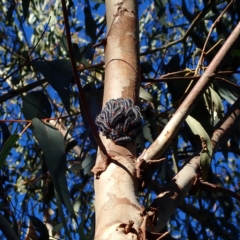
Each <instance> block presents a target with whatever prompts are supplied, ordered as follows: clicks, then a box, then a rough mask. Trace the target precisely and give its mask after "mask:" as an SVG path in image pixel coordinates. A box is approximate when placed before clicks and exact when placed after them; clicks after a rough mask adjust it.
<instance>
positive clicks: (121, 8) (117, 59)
mask: <svg viewBox="0 0 240 240" xmlns="http://www.w3.org/2000/svg"><path fill="white" fill-rule="evenodd" d="M106 8H107V26H108V33H107V39H106V40H107V41H106V46H105V81H104V99H103V107H104V105H105V103H106V102H107V101H109V100H110V99H116V98H131V99H132V100H133V102H134V104H135V105H137V104H138V96H139V87H140V76H139V40H138V10H137V1H136V0H128V1H123V2H120V1H119V0H111V1H110V0H107V1H106ZM101 139H102V141H103V144H104V146H105V147H106V150H107V152H108V153H110V154H111V156H112V159H111V163H110V164H109V166H108V167H107V169H106V171H104V172H103V173H101V175H100V178H99V179H95V194H96V196H95V210H96V232H95V239H102V240H103V239H108V240H109V239H115V240H116V239H121V240H123V239H137V238H138V231H137V229H138V228H139V227H140V225H141V223H142V221H143V218H142V217H141V210H142V208H141V206H140V205H139V203H138V201H137V178H136V173H135V159H134V157H135V149H136V146H135V143H134V142H131V143H128V144H126V145H124V146H120V145H116V144H114V143H113V142H112V141H111V140H109V139H106V138H105V137H103V136H101ZM99 161H101V155H100V154H98V157H97V162H99ZM134 229H135V230H136V231H135V230H134Z"/></svg>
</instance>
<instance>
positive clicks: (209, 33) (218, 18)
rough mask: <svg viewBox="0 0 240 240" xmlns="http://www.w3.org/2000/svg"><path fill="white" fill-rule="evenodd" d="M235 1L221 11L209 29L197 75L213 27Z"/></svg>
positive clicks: (196, 71)
mask: <svg viewBox="0 0 240 240" xmlns="http://www.w3.org/2000/svg"><path fill="white" fill-rule="evenodd" d="M232 3H233V0H231V2H230V3H229V4H228V5H227V6H226V7H225V9H224V10H223V11H222V12H221V14H220V15H219V16H218V18H217V19H216V20H215V22H214V23H213V24H212V26H211V28H210V30H209V33H208V36H207V38H206V41H205V43H204V46H203V49H202V53H201V56H200V59H199V61H198V64H197V67H196V70H195V74H196V75H197V73H198V70H199V68H200V65H201V64H202V61H203V55H204V53H205V50H206V47H207V43H208V40H209V38H210V36H211V34H212V32H213V29H214V28H215V27H216V25H217V23H218V22H219V21H220V19H221V17H222V16H223V14H224V13H225V12H226V11H227V10H228V8H229V7H230V6H231V5H232Z"/></svg>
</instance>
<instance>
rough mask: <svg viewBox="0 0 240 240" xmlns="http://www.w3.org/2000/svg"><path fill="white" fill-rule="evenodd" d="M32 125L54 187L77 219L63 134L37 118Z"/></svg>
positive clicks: (72, 215)
mask: <svg viewBox="0 0 240 240" xmlns="http://www.w3.org/2000/svg"><path fill="white" fill-rule="evenodd" d="M32 126H33V133H34V135H35V137H36V138H37V140H38V142H39V144H40V146H41V148H42V150H43V154H44V157H45V162H46V165H47V167H48V169H49V172H50V175H51V178H52V180H53V184H54V188H55V189H56V191H57V193H58V195H59V198H60V200H61V202H62V204H64V205H65V207H66V208H67V210H68V211H69V213H70V214H71V217H72V218H74V219H75V213H74V211H73V207H72V204H71V201H70V198H69V192H68V187H67V180H66V176H65V170H66V155H65V144H64V139H63V136H62V134H61V133H60V132H59V130H58V129H56V128H54V127H53V126H51V125H49V124H47V123H44V122H42V121H41V120H39V119H37V118H34V119H33V120H32Z"/></svg>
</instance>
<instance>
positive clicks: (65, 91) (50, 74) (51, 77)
mask: <svg viewBox="0 0 240 240" xmlns="http://www.w3.org/2000/svg"><path fill="white" fill-rule="evenodd" d="M32 65H33V66H34V67H35V68H36V69H38V70H39V71H40V72H41V74H42V75H43V76H44V77H45V79H46V80H47V81H48V82H49V84H50V85H51V86H52V87H53V89H54V90H55V91H56V92H57V93H58V95H59V97H60V98H61V100H62V102H63V105H64V107H65V108H66V110H67V111H68V113H69V112H70V84H71V81H72V79H73V73H72V67H71V62H70V60H67V59H56V60H53V61H41V60H37V61H34V62H32Z"/></svg>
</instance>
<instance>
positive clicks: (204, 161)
mask: <svg viewBox="0 0 240 240" xmlns="http://www.w3.org/2000/svg"><path fill="white" fill-rule="evenodd" d="M186 123H187V124H188V126H189V127H190V129H191V131H192V133H193V134H194V135H198V136H199V137H200V140H201V142H202V144H204V149H202V151H201V155H200V163H201V168H202V177H203V179H204V180H206V179H207V174H208V169H209V167H210V164H211V159H212V153H213V150H212V148H213V147H212V142H211V140H210V138H209V135H208V134H207V132H206V131H205V130H204V128H203V127H202V125H201V124H200V123H199V122H198V121H197V120H196V119H194V118H193V117H191V116H190V115H189V116H188V117H187V118H186Z"/></svg>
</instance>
